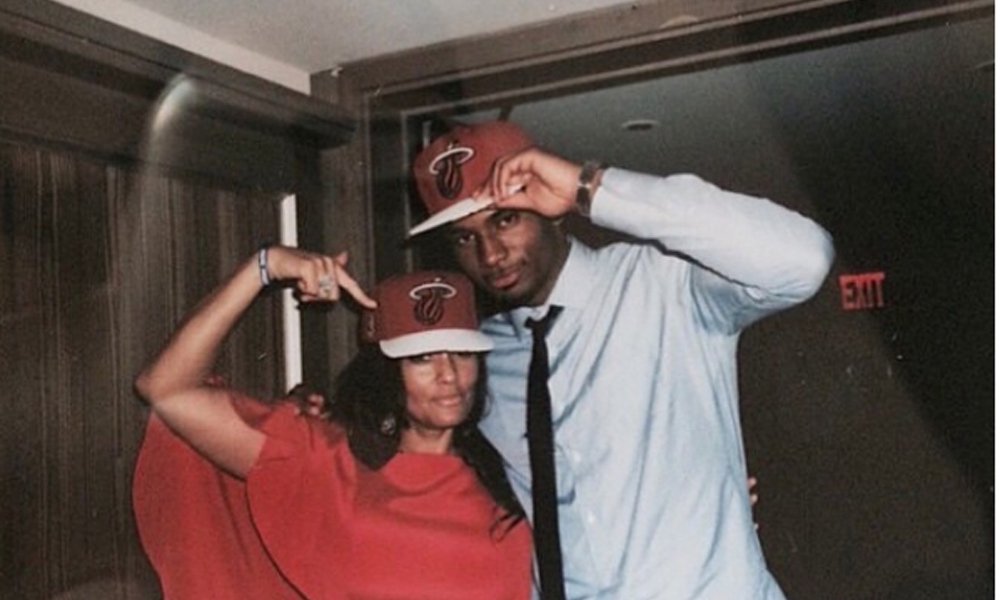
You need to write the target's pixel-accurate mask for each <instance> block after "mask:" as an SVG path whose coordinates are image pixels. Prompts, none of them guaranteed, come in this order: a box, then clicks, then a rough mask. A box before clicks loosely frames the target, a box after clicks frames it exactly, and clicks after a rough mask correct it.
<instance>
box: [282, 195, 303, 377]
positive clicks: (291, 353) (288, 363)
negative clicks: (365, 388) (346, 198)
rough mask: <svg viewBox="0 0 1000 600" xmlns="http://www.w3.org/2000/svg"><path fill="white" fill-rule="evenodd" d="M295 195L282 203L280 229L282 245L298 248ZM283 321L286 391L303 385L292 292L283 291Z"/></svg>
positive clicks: (299, 326) (298, 322)
mask: <svg viewBox="0 0 1000 600" xmlns="http://www.w3.org/2000/svg"><path fill="white" fill-rule="evenodd" d="M295 202H296V199H295V195H294V194H291V195H288V196H285V197H284V199H282V201H281V208H280V215H281V216H280V228H281V245H283V246H298V245H299V231H298V227H297V225H296V222H295V218H296V213H295V208H296V204H295ZM281 321H282V329H283V330H284V334H285V336H284V337H285V339H284V346H285V391H286V392H287V391H288V390H289V389H291V388H292V386H295V385H297V384H299V383H302V322H301V320H300V319H299V309H298V303H297V302H296V301H295V298H294V297H293V296H292V290H290V289H284V290H282V291H281Z"/></svg>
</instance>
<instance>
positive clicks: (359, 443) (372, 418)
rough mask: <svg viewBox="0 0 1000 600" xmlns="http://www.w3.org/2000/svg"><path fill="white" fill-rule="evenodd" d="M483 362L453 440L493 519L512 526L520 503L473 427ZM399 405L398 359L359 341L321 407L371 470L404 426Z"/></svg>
mask: <svg viewBox="0 0 1000 600" xmlns="http://www.w3.org/2000/svg"><path fill="white" fill-rule="evenodd" d="M485 367H486V365H485V361H484V360H483V358H482V356H480V358H479V378H478V380H477V381H476V388H475V392H474V400H473V404H472V410H471V411H470V413H469V417H468V418H467V419H466V420H465V421H464V422H462V423H461V424H460V425H458V426H457V427H456V428H455V433H454V438H453V443H454V447H455V451H456V452H457V454H458V455H459V456H460V457H462V460H464V461H465V463H466V464H468V465H469V466H470V467H472V469H473V471H475V473H476V477H477V478H478V479H479V482H480V483H481V484H482V485H483V487H485V488H486V491H487V492H488V493H489V495H490V497H491V498H493V501H494V502H496V503H497V506H499V507H500V509H501V510H502V511H503V512H502V514H501V516H500V518H499V519H498V521H497V524H500V523H503V522H509V527H512V526H513V525H515V524H517V523H518V522H519V521H520V520H521V519H524V518H525V514H524V508H523V507H522V506H521V503H520V502H518V500H517V496H515V495H514V490H513V489H512V488H511V485H510V481H509V480H508V479H507V473H506V471H505V470H504V466H503V459H502V458H500V453H499V452H497V450H496V448H494V447H493V444H491V443H490V442H489V440H487V439H486V437H485V436H484V435H483V434H482V432H481V431H480V430H479V427H478V425H479V420H480V419H481V418H482V416H483V412H484V411H485V410H486V368H485ZM405 404H406V392H405V389H404V387H403V375H402V372H401V370H400V366H399V361H398V360H394V359H391V358H389V357H387V356H385V355H384V354H382V352H381V350H379V348H378V345H377V344H362V346H361V348H360V349H359V350H358V353H357V354H356V355H355V356H354V358H353V359H351V362H349V363H348V364H347V366H346V367H345V368H344V370H343V371H341V373H340V375H339V376H338V377H337V381H336V384H335V387H334V392H333V394H332V395H331V396H330V397H329V399H328V400H327V405H326V406H325V412H328V413H329V415H330V418H331V419H332V420H334V421H336V422H338V423H340V424H341V425H343V426H344V427H345V428H346V429H347V440H348V444H349V445H350V448H351V453H352V454H353V455H354V457H355V458H356V459H358V460H359V461H361V462H362V463H363V464H364V465H365V466H367V467H368V468H369V469H372V470H376V471H377V470H378V469H381V468H382V467H383V466H384V465H385V464H386V463H387V462H389V459H391V458H392V457H393V455H395V454H396V452H397V451H398V450H399V442H400V436H401V432H402V429H403V428H404V427H408V426H409V423H408V421H407V418H406V406H405ZM509 527H508V528H509Z"/></svg>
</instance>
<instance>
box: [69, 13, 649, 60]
mask: <svg viewBox="0 0 1000 600" xmlns="http://www.w3.org/2000/svg"><path fill="white" fill-rule="evenodd" d="M59 2H60V3H62V4H66V5H68V6H71V7H73V8H76V9H79V10H82V11H84V12H88V13H91V14H94V15H95V16H99V17H101V18H103V19H106V20H110V21H113V22H116V23H118V24H121V25H125V26H126V27H130V28H133V29H142V30H144V32H146V33H147V34H149V35H152V36H153V37H165V38H172V39H165V40H163V41H168V42H171V43H175V44H177V45H180V46H184V45H185V43H186V42H187V41H189V40H190V39H192V38H193V37H195V36H196V35H197V33H202V34H206V35H207V36H210V37H211V38H213V39H215V40H221V41H224V42H227V43H228V44H232V45H234V46H237V47H240V48H244V49H247V50H250V51H252V52H254V53H256V54H258V55H260V56H263V57H267V58H269V59H272V60H275V61H278V62H279V63H283V64H285V65H288V66H289V67H291V68H294V69H297V70H299V71H302V72H304V73H314V72H316V71H320V70H323V69H330V68H334V67H336V66H338V65H341V64H344V63H346V62H350V61H356V60H361V59H366V58H372V57H375V56H382V55H386V54H391V53H394V52H399V51H403V50H412V49H414V48H420V47H423V46H428V45H432V44H436V43H439V42H445V41H450V40H456V39H461V38H465V37H469V36H476V35H482V34H489V33H497V32H501V31H504V30H507V29H512V28H516V27H518V26H520V25H526V24H532V23H540V22H544V21H548V20H551V19H558V18H561V17H566V16H569V15H576V14H580V13H584V12H587V11H592V10H595V9H601V8H606V7H609V6H615V5H623V4H632V3H630V2H623V1H622V0H547V1H546V2H534V1H532V0H514V1H511V0H506V1H504V2H497V1H494V0H421V1H419V2H399V1H397V0H339V1H338V0H294V1H291V2H275V1H274V0H127V1H125V0H59ZM160 17H162V18H163V19H160ZM176 26H180V27H181V28H183V29H186V30H188V35H187V36H183V35H182V30H181V29H179V28H178V27H176ZM192 33H193V34H194V35H192ZM184 37H186V38H188V40H185V39H183V38H184Z"/></svg>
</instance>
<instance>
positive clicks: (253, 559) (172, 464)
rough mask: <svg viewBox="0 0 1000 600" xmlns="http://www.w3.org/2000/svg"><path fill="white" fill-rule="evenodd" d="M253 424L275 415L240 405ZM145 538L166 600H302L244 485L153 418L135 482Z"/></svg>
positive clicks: (239, 401)
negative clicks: (267, 546) (271, 548)
mask: <svg viewBox="0 0 1000 600" xmlns="http://www.w3.org/2000/svg"><path fill="white" fill-rule="evenodd" d="M234 406H236V407H237V410H238V411H239V412H240V413H241V415H242V416H243V417H244V418H245V419H246V420H247V422H249V423H251V424H259V423H261V422H262V421H263V420H264V419H266V418H267V417H268V415H269V414H270V413H271V409H270V408H269V407H268V406H266V405H264V404H261V403H257V402H254V401H250V400H248V399H244V398H234ZM132 494H133V506H134V510H135V517H136V523H137V526H138V530H139V538H140V541H141V543H142V546H143V548H144V549H145V550H146V554H147V555H148V557H149V560H150V562H151V563H152V565H153V568H154V569H155V570H156V573H157V575H159V578H160V584H161V586H162V587H163V597H164V600H193V599H198V598H212V599H213V600H254V599H260V600H264V599H267V600H301V599H302V598H303V597H302V596H301V595H299V594H298V593H297V592H296V591H295V589H294V588H293V587H292V586H291V585H289V584H288V582H287V581H286V580H285V579H284V577H283V576H282V575H281V573H280V572H279V571H278V569H277V568H276V567H275V565H274V563H273V562H272V560H271V559H270V557H269V556H268V554H267V552H266V551H265V550H264V547H263V545H262V543H261V541H260V538H259V536H258V534H257V532H256V530H255V529H254V527H253V524H252V521H251V518H250V512H249V509H248V506H247V501H246V487H245V485H244V483H243V482H242V481H241V480H239V479H237V478H234V477H231V476H229V475H227V474H225V473H224V472H222V471H220V470H219V469H217V468H216V467H215V466H214V465H213V464H212V463H210V462H209V461H207V460H206V459H204V458H203V457H202V456H201V455H199V454H198V453H196V452H195V451H194V450H192V449H191V447H190V446H188V445H187V443H185V442H184V441H183V440H181V439H180V438H178V437H177V436H176V435H175V434H174V433H173V432H172V431H170V430H169V429H168V428H167V427H166V426H165V425H164V424H163V423H162V422H161V421H160V420H159V419H158V418H156V417H155V416H151V417H150V420H149V423H148V425H147V428H146V435H145V438H144V439H143V442H142V446H141V447H140V450H139V457H138V461H137V464H136V470H135V477H134V480H133V488H132Z"/></svg>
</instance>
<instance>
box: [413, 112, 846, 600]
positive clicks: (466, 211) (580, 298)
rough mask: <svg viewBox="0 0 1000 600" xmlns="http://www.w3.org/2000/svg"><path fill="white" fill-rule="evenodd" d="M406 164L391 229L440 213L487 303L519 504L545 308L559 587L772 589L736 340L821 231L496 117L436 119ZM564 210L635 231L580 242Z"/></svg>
mask: <svg viewBox="0 0 1000 600" xmlns="http://www.w3.org/2000/svg"><path fill="white" fill-rule="evenodd" d="M414 175H415V177H416V182H417V187H418V189H419V191H420V194H421V198H422V199H423V200H424V202H425V204H426V205H427V207H428V210H429V212H430V213H431V216H430V218H429V219H428V220H427V221H425V222H424V223H421V224H420V225H418V226H417V227H415V228H414V229H413V231H411V235H416V234H420V233H423V232H425V231H428V230H431V229H436V228H443V229H444V233H445V235H446V236H447V239H448V240H449V242H450V244H451V246H452V248H453V250H454V253H455V256H456V258H457V261H458V263H459V264H460V265H461V268H462V269H463V270H464V271H465V272H466V273H467V274H468V275H469V276H470V277H471V278H472V279H473V281H475V282H476V284H477V285H478V286H479V287H480V288H481V289H482V290H483V291H485V292H486V293H488V294H489V295H490V296H492V297H493V299H495V300H496V301H497V302H498V303H499V305H500V307H501V309H502V310H501V311H500V312H498V313H497V314H495V315H493V316H491V317H490V318H489V319H488V320H486V321H485V322H484V323H483V327H482V329H483V331H484V332H486V333H487V334H488V335H489V336H490V337H491V338H493V340H494V343H495V350H494V351H493V353H492V354H491V355H490V356H489V359H488V384H489V389H490V394H491V397H492V407H491V409H490V411H489V413H488V415H487V416H486V418H485V419H484V421H483V422H482V428H483V430H484V432H485V433H486V434H487V436H488V437H489V438H490V440H491V441H492V442H493V443H494V444H495V445H496V446H497V448H498V449H499V450H500V452H501V454H502V455H503V457H504V459H505V460H506V462H507V465H508V472H509V475H510V478H511V480H512V484H513V485H514V488H515V490H516V491H517V493H518V495H519V497H520V499H521V501H522V503H523V504H524V505H525V506H526V507H527V508H528V509H529V511H530V509H531V506H532V503H531V498H532V496H531V485H532V473H531V468H530V466H529V462H530V461H529V447H528V442H527V440H526V424H525V423H526V400H525V398H526V395H525V382H526V380H527V378H528V368H529V361H530V356H531V349H532V334H531V332H530V331H529V330H528V325H527V322H528V320H529V319H539V318H541V317H542V316H543V315H545V314H546V313H547V311H548V309H549V307H550V306H559V307H562V309H561V312H560V313H559V316H558V317H557V318H556V319H555V321H554V323H553V324H552V326H551V328H550V329H549V330H548V334H547V336H546V337H545V342H546V344H547V347H548V364H549V366H550V376H549V379H548V386H549V389H550V391H551V404H552V408H551V413H552V423H553V424H552V428H553V430H554V454H555V471H556V488H557V490H558V515H559V518H558V529H559V532H560V535H561V541H560V543H561V548H562V561H563V570H564V574H565V591H566V596H567V597H568V598H571V599H583V598H587V599H597V598H600V599H605V598H617V599H622V600H635V599H647V598H648V599H674V598H677V599H681V598H683V599H689V598H703V599H709V598H717V599H719V600H733V599H743V598H749V599H762V600H764V599H766V600H776V599H782V598H784V595H783V594H782V592H781V590H780V588H779V587H778V585H777V583H776V582H775V581H774V579H773V577H772V576H771V575H770V573H768V571H767V568H766V565H765V563H764V559H763V556H762V553H761V549H760V545H759V542H758V540H757V536H756V533H755V528H754V525H753V518H752V515H751V510H750V506H751V504H750V501H749V498H748V495H747V494H748V492H747V487H746V483H745V482H746V480H747V476H746V466H745V460H744V455H743V443H742V438H741V432H740V421H739V407H738V398H737V375H736V350H737V342H738V339H739V335H740V332H741V331H743V330H744V329H745V328H746V327H747V326H749V325H750V324H751V323H753V322H755V321H757V320H758V319H760V318H762V317H764V316H767V315H769V314H772V313H775V312H777V311H779V310H781V309H784V308H788V307H790V306H793V305H795V304H797V303H800V302H803V301H805V300H807V299H808V298H810V297H811V296H812V295H813V294H815V292H816V291H817V290H818V289H819V287H820V285H821V284H822V283H823V280H824V279H825V277H826V273H827V272H828V270H829V268H830V264H831V262H832V259H833V249H832V245H831V241H830V238H829V235H828V234H827V233H826V232H825V231H824V230H823V229H822V228H821V227H819V226H818V225H817V224H816V223H814V222H813V221H810V220H809V219H807V218H805V217H803V216H801V215H799V214H797V213H795V212H792V211H790V210H788V209H785V208H783V207H781V206H778V205H777V204H774V203H772V202H770V201H768V200H763V199H758V198H751V197H747V196H743V195H740V194H735V193H732V192H727V191H723V190H721V189H719V188H717V187H715V186H713V185H711V184H708V183H706V182H704V181H702V180H700V179H698V178H697V177H695V176H693V175H674V176H671V177H666V178H660V177H653V176H650V175H643V174H638V173H631V172H628V171H625V170H622V169H616V168H604V167H603V166H600V165H598V164H596V163H585V165H583V166H582V167H581V166H580V165H577V164H574V163H571V162H569V161H567V160H564V159H562V158H560V157H557V156H554V155H552V154H549V153H547V152H544V151H542V150H540V149H538V148H536V147H535V146H534V145H533V144H532V141H531V139H530V138H529V137H528V136H527V134H525V133H524V132H523V131H521V130H520V129H519V128H517V127H516V126H514V125H512V124H509V123H502V122H493V123H485V124H481V125H476V126H470V127H466V126H459V127H456V128H455V129H453V130H452V131H450V132H449V133H447V134H445V135H444V136H441V137H440V138H438V139H436V140H435V141H434V142H433V143H432V144H431V145H429V146H428V147H427V148H426V149H424V151H422V152H421V153H420V155H419V156H418V157H417V159H416V160H415V161H414ZM574 212H576V213H579V214H582V215H584V216H586V217H588V218H590V219H591V221H593V222H594V223H595V224H597V225H600V226H604V227H607V228H610V229H612V230H616V231H618V232H621V233H623V234H626V235H627V236H629V237H630V238H631V239H636V240H637V241H636V242H628V243H624V242H623V243H616V244H612V245H609V246H606V247H604V248H601V249H598V250H595V249H591V248H588V247H586V246H584V245H583V244H582V243H580V242H578V241H576V240H574V239H572V238H571V237H568V236H567V235H566V234H565V233H563V231H562V230H561V228H560V227H561V226H560V219H561V218H562V217H564V216H565V215H568V214H570V213H574ZM535 525H536V527H537V525H538V524H537V523H535Z"/></svg>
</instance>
